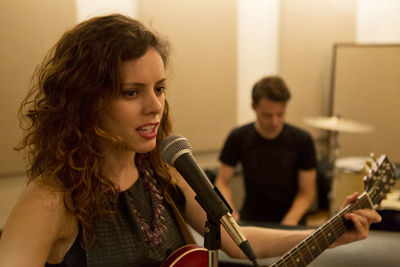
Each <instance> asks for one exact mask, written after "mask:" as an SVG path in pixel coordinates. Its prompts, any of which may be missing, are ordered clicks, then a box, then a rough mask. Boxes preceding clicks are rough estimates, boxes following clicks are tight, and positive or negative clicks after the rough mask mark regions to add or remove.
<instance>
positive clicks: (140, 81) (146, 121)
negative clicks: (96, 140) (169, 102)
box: [101, 47, 166, 153]
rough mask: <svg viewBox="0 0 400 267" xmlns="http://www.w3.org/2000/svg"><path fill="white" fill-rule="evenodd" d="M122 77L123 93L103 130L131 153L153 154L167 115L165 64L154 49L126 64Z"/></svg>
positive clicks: (104, 117) (110, 109)
mask: <svg viewBox="0 0 400 267" xmlns="http://www.w3.org/2000/svg"><path fill="white" fill-rule="evenodd" d="M122 75H123V76H122V77H123V85H122V93H121V95H120V96H119V97H118V98H117V99H115V100H113V102H112V103H111V104H110V106H109V107H108V108H107V110H106V111H105V113H104V114H103V115H102V116H101V127H102V128H103V129H104V130H106V131H107V132H109V133H110V134H112V135H113V136H119V137H121V138H123V139H124V140H125V141H126V144H127V147H128V150H131V151H134V152H138V153H145V152H149V151H151V150H153V149H154V147H155V145H156V136H157V131H158V128H159V124H160V121H161V118H162V115H163V111H164V105H165V94H164V89H165V86H166V75H165V70H164V63H163V61H162V59H161V56H160V54H159V53H158V52H157V50H155V49H154V48H152V47H150V48H149V49H148V50H147V51H146V53H145V54H144V55H143V56H142V57H140V58H138V59H134V60H130V61H127V62H125V63H124V65H123V69H122Z"/></svg>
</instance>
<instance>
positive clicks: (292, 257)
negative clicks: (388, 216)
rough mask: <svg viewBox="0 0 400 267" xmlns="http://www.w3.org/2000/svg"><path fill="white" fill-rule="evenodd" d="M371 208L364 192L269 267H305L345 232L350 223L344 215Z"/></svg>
mask: <svg viewBox="0 0 400 267" xmlns="http://www.w3.org/2000/svg"><path fill="white" fill-rule="evenodd" d="M364 208H372V207H371V202H370V200H369V199H368V194H367V193H366V192H364V193H363V194H362V195H360V197H359V198H358V199H357V200H356V201H355V202H353V203H351V204H350V205H348V206H347V207H345V208H344V209H342V210H341V211H340V212H338V213H337V214H336V215H335V216H333V217H332V218H331V219H329V220H328V221H327V222H326V223H324V224H323V225H322V226H320V227H319V228H317V229H316V230H315V231H314V232H313V233H312V234H311V235H309V236H308V237H307V238H306V239H304V240H303V241H302V242H300V243H299V244H298V245H297V246H295V247H294V248H292V249H291V250H290V251H289V252H287V253H286V254H285V255H283V256H282V257H281V258H280V259H279V260H277V261H276V262H274V263H272V264H271V265H269V267H281V266H282V267H283V266H286V267H289V266H290V267H292V266H295V267H298V266H299V267H301V266H307V264H309V263H310V262H312V261H313V260H314V259H315V258H316V257H317V256H318V255H320V254H321V253H322V252H323V251H324V250H325V249H327V248H328V247H329V246H330V245H331V244H332V243H333V242H335V241H336V239H338V238H339V237H340V236H341V235H342V234H343V233H344V232H346V231H347V230H348V229H349V228H350V227H351V226H352V223H351V222H350V221H347V220H346V219H345V218H344V214H345V213H348V212H350V211H352V210H356V209H364Z"/></svg>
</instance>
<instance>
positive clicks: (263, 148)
mask: <svg viewBox="0 0 400 267" xmlns="http://www.w3.org/2000/svg"><path fill="white" fill-rule="evenodd" d="M289 99H290V92H289V89H288V87H287V86H286V84H285V82H284V81H283V80H282V79H281V78H280V77H276V76H270V77H265V78H263V79H261V80H260V81H258V82H257V83H256V84H255V85H254V87H253V91H252V108H253V110H254V112H255V114H256V121H255V122H252V123H249V124H246V125H244V126H241V127H238V128H236V129H234V130H233V131H232V132H231V133H230V134H229V136H228V138H227V140H226V142H225V144H224V147H223V150H222V152H221V154H220V157H219V160H220V161H221V165H220V167H219V169H218V173H217V177H216V181H215V185H216V186H217V187H218V188H219V190H220V191H221V193H222V194H223V195H224V197H225V198H226V200H227V201H228V202H229V204H230V205H231V207H232V209H233V216H234V218H235V219H236V220H239V219H240V220H241V221H248V222H269V223H279V224H283V225H298V224H304V223H305V214H306V212H307V211H308V209H309V208H310V206H311V204H312V202H313V199H314V197H315V180H316V156H315V148H314V143H313V140H312V138H311V136H310V134H308V133H307V132H305V131H303V130H301V129H299V128H297V127H294V126H293V125H290V124H288V123H285V112H286V105H287V102H288V101H289ZM238 163H241V164H242V169H243V176H244V183H245V193H246V195H245V199H244V203H243V206H242V209H241V210H240V214H239V213H238V211H237V210H236V208H235V207H234V205H233V202H232V191H231V189H230V183H231V180H232V178H233V176H234V172H235V167H236V165H237V164H238Z"/></svg>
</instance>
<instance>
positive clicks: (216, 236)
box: [204, 213, 221, 267]
mask: <svg viewBox="0 0 400 267" xmlns="http://www.w3.org/2000/svg"><path fill="white" fill-rule="evenodd" d="M204 247H205V248H206V249H207V251H208V267H217V266H218V250H219V249H220V248H221V224H220V222H219V221H215V220H213V219H212V218H211V217H210V216H209V214H208V213H207V221H206V228H205V233H204Z"/></svg>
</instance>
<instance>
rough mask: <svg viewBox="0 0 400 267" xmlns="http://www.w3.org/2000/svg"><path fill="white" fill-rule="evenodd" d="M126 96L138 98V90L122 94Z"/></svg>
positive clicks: (126, 91)
mask: <svg viewBox="0 0 400 267" xmlns="http://www.w3.org/2000/svg"><path fill="white" fill-rule="evenodd" d="M122 94H123V95H124V96H136V95H137V94H138V91H137V90H125V91H123V92H122Z"/></svg>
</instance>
